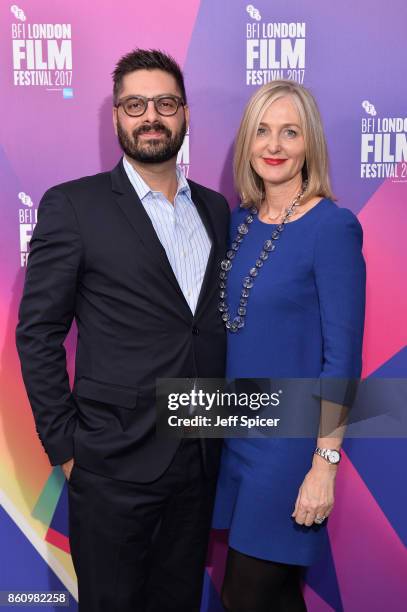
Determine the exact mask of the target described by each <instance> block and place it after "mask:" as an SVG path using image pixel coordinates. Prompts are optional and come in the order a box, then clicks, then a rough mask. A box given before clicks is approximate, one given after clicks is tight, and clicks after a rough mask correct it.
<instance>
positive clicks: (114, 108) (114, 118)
mask: <svg viewBox="0 0 407 612" xmlns="http://www.w3.org/2000/svg"><path fill="white" fill-rule="evenodd" d="M117 110H118V109H117V107H116V106H113V109H112V111H113V113H112V119H113V129H114V133H115V134H116V136H117Z"/></svg>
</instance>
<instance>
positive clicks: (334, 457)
mask: <svg viewBox="0 0 407 612" xmlns="http://www.w3.org/2000/svg"><path fill="white" fill-rule="evenodd" d="M340 458H341V456H340V454H339V453H338V451H336V450H331V452H330V453H329V461H330V462H331V463H339V460H340Z"/></svg>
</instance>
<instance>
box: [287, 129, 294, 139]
mask: <svg viewBox="0 0 407 612" xmlns="http://www.w3.org/2000/svg"><path fill="white" fill-rule="evenodd" d="M285 134H286V136H288V138H295V137H296V136H297V132H296V131H295V130H290V129H287V130H286V131H285Z"/></svg>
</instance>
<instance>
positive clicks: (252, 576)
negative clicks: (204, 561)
mask: <svg viewBox="0 0 407 612" xmlns="http://www.w3.org/2000/svg"><path fill="white" fill-rule="evenodd" d="M300 572H301V568H300V567H299V566H297V565H287V564H285V563H275V562H274V561H264V560H263V559H257V558H256V557H249V556H248V555H244V554H243V553H240V552H237V551H236V550H234V549H233V548H229V551H228V557H227V561H226V572H225V579H224V582H223V588H222V603H223V606H224V607H225V610H227V611H228V612H306V611H307V608H306V605H305V601H304V598H303V596H302V592H301V583H300Z"/></svg>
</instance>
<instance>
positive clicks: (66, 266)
mask: <svg viewBox="0 0 407 612" xmlns="http://www.w3.org/2000/svg"><path fill="white" fill-rule="evenodd" d="M82 254H83V248H82V242H81V237H80V234H79V228H78V223H77V219H76V216H75V213H74V210H73V208H72V205H71V203H70V201H69V200H68V198H67V196H66V195H65V194H64V193H63V192H62V191H61V190H59V189H58V188H52V189H50V190H49V191H47V192H46V193H45V195H44V197H43V198H42V200H41V202H40V206H39V209H38V223H37V225H36V227H35V229H34V232H33V236H32V239H31V242H30V255H29V257H28V264H27V272H26V278H25V286H24V292H23V297H22V301H21V304H20V309H19V322H18V325H17V330H16V340H17V350H18V353H19V357H20V361H21V370H22V374H23V379H24V383H25V386H26V390H27V394H28V398H29V400H30V404H31V408H32V411H33V414H34V419H35V423H36V428H37V432H38V435H39V438H40V440H41V442H42V444H43V446H44V448H45V451H46V453H47V454H48V457H49V459H50V462H51V464H52V465H58V464H61V463H64V462H65V461H67V460H68V459H70V458H71V457H73V432H74V429H75V423H76V407H75V403H74V400H73V398H72V395H71V390H70V386H69V378H68V373H67V370H66V352H65V348H64V346H63V342H64V340H65V338H66V336H67V334H68V332H69V329H70V327H71V324H72V320H73V317H74V312H75V296H76V287H77V283H78V278H79V275H80V268H81V262H82Z"/></svg>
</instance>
